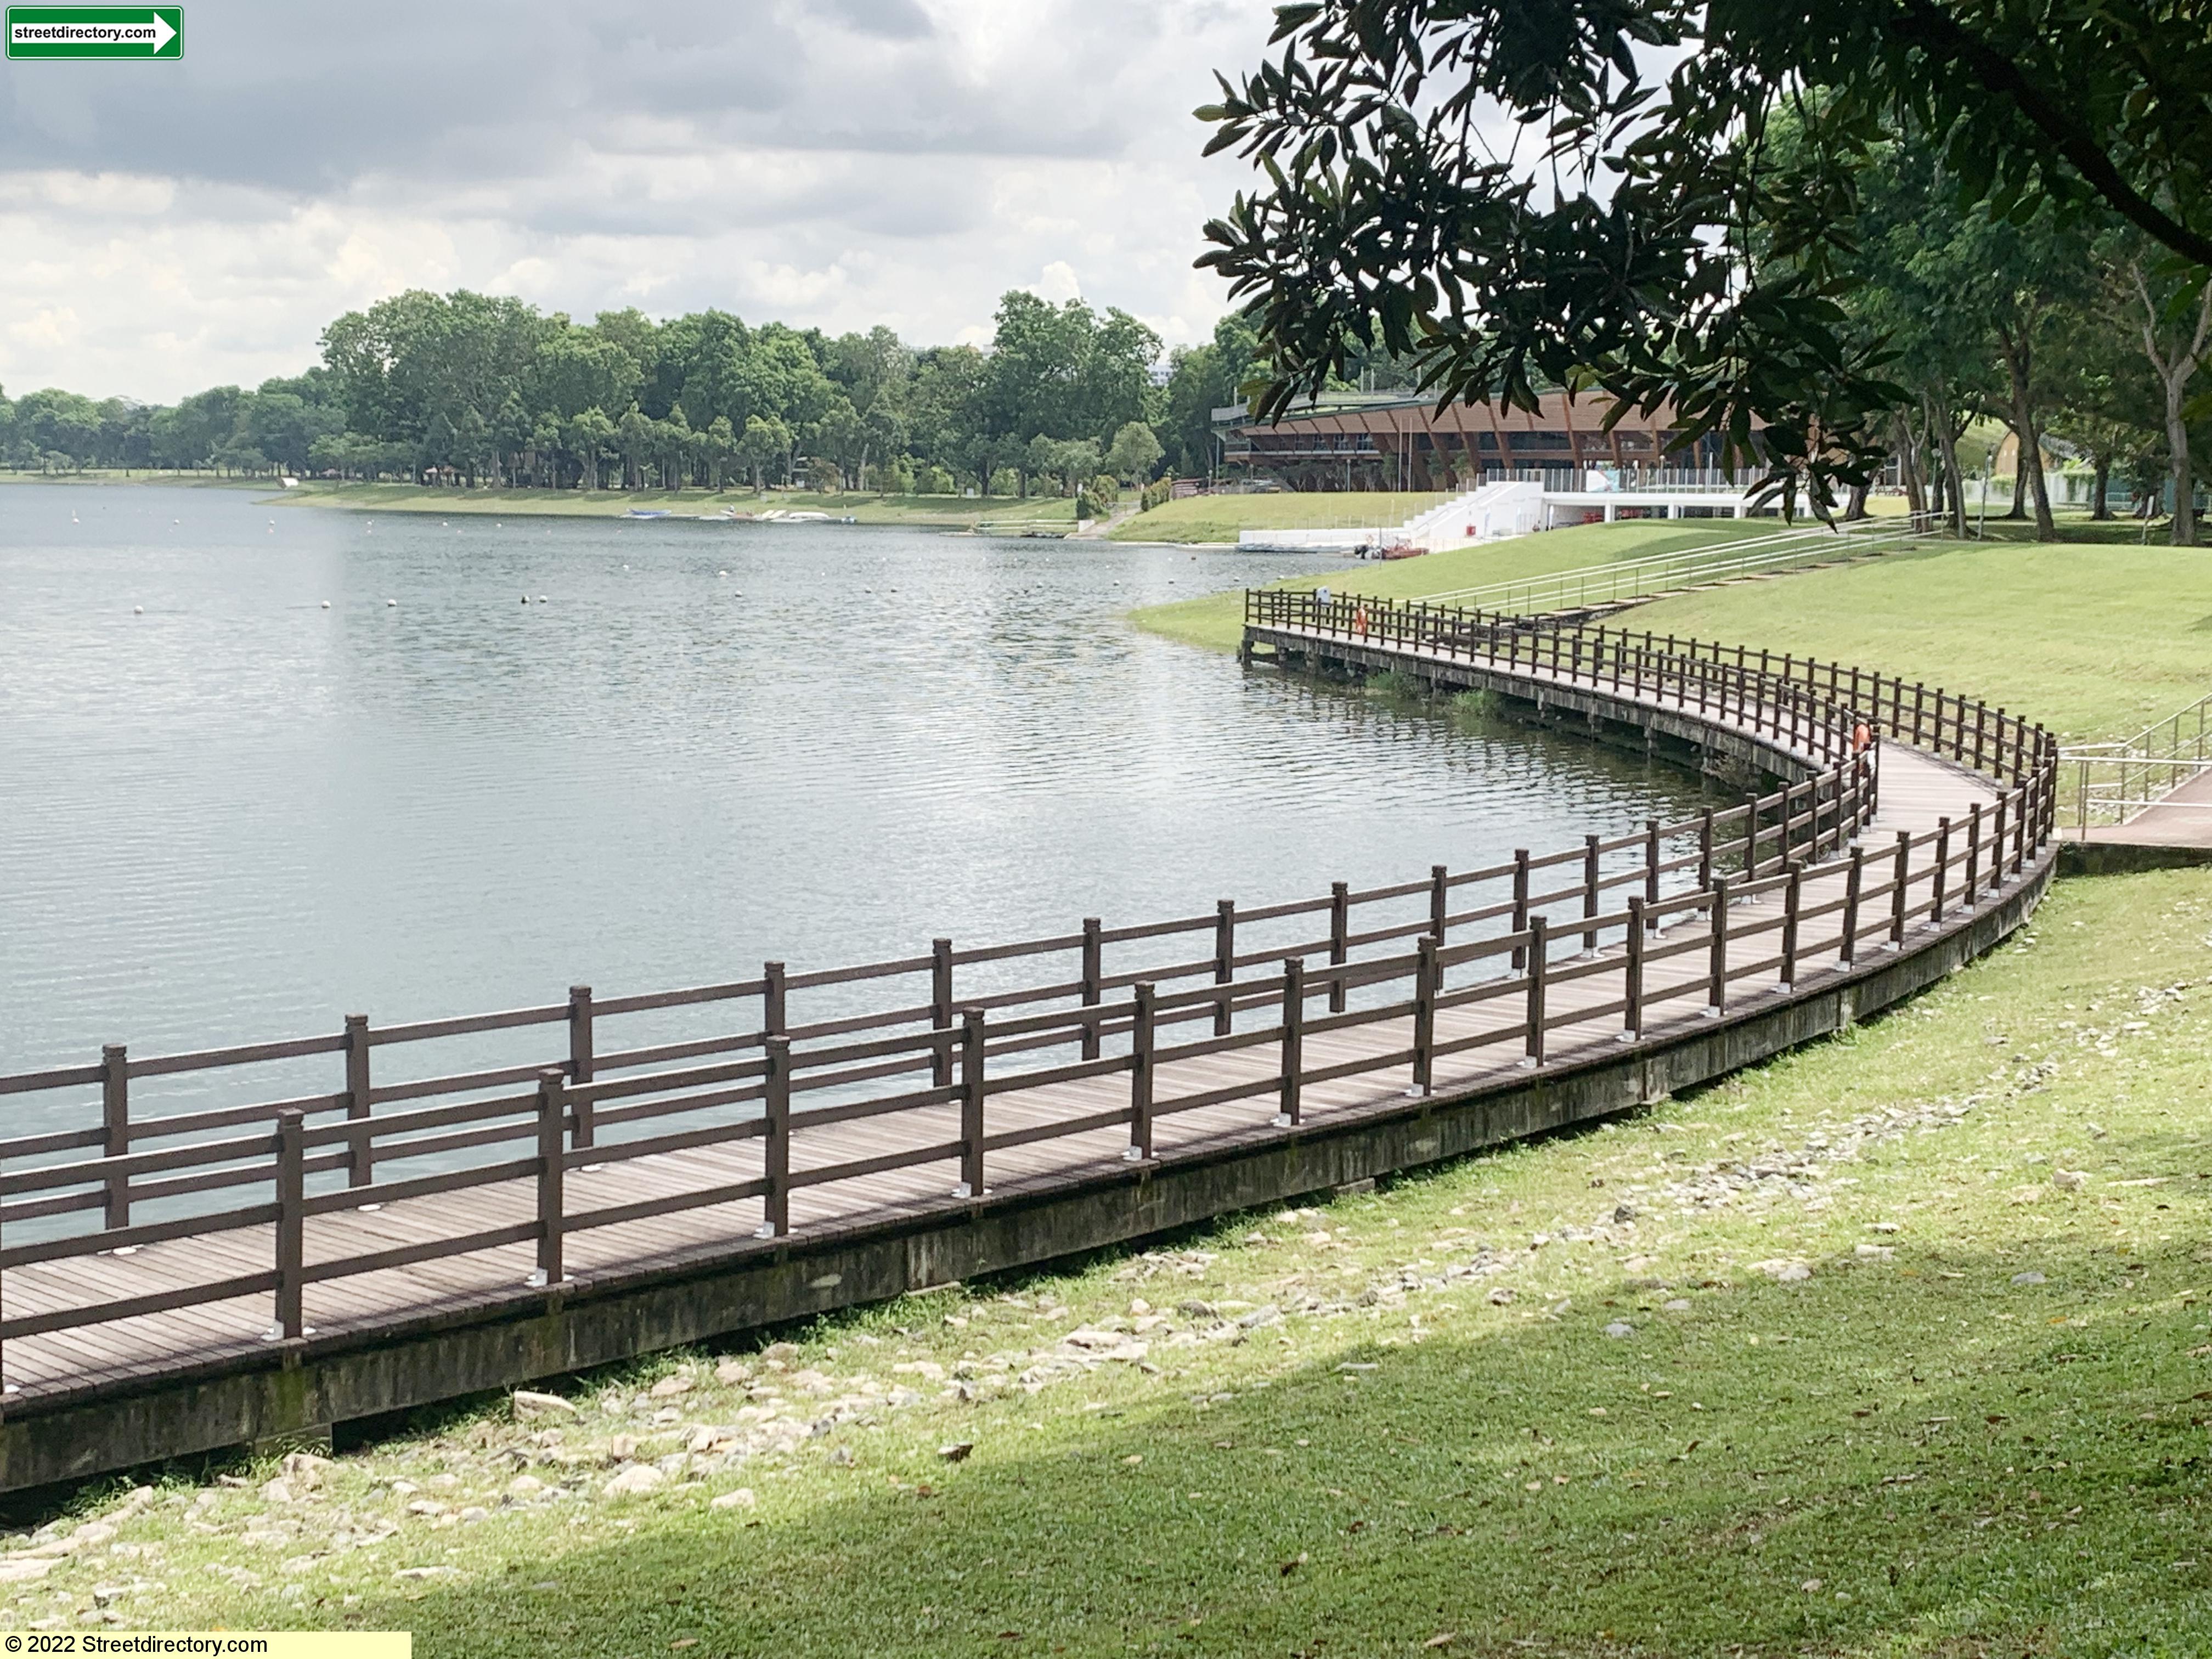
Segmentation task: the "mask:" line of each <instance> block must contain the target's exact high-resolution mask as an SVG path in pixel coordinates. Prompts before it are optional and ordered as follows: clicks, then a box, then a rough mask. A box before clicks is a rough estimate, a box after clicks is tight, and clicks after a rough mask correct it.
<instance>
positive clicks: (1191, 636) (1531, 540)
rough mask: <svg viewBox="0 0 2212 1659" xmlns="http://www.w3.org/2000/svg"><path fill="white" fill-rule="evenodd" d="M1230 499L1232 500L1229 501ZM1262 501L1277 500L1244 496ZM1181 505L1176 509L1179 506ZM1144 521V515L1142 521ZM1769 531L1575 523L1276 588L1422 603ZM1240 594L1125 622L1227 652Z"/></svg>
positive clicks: (1154, 608)
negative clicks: (1453, 593)
mask: <svg viewBox="0 0 2212 1659" xmlns="http://www.w3.org/2000/svg"><path fill="white" fill-rule="evenodd" d="M1232 499H1234V498H1232ZM1242 499H1244V500H1251V501H1267V500H1273V499H1303V498H1300V497H1291V498H1280V497H1269V496H1264V495H1261V496H1247V497H1243V498H1242ZM1176 505H1178V506H1181V505H1182V503H1181V502H1178V503H1176ZM1147 516H1149V515H1147ZM1772 528H1773V526H1771V525H1763V526H1751V527H1746V526H1741V525H1737V524H1735V523H1732V522H1721V521H1716V520H1710V519H1706V520H1677V521H1675V522H1673V523H1668V522H1666V521H1664V520H1637V521H1634V522H1631V523H1627V524H1592V525H1579V526H1576V527H1574V528H1573V529H1571V530H1554V531H1551V532H1547V533H1546V534H1544V535H1541V536H1522V537H1517V538H1515V539H1513V540H1511V541H1505V542H1492V543H1489V544H1486V545H1485V546H1481V547H1462V548H1455V549H1454V550H1451V551H1450V552H1449V553H1427V554H1424V555H1423V556H1420V557H1419V558H1417V559H1394V560H1391V561H1389V562H1376V563H1373V564H1364V565H1361V566H1359V567H1358V568H1356V569H1352V570H1346V569H1343V568H1332V569H1331V570H1330V571H1329V572H1328V573H1327V574H1321V575H1314V576H1294V577H1292V578H1291V579H1290V580H1287V581H1285V582H1281V583H1279V584H1277V585H1278V586H1283V587H1318V586H1322V585H1323V584H1326V585H1327V586H1329V587H1331V588H1333V589H1335V590H1337V591H1339V592H1360V593H1376V594H1382V595H1384V596H1386V597H1388V598H1390V599H1425V598H1426V597H1427V596H1429V595H1430V594H1431V593H1444V592H1451V591H1452V590H1453V589H1455V588H1462V587H1472V586H1477V585H1479V584H1480V583H1484V582H1493V581H1512V580H1518V579H1520V578H1522V577H1524V576H1543V575H1549V574H1552V573H1553V572H1554V571H1559V570H1574V569H1578V568H1581V567H1583V566H1584V565H1592V564H1606V563H1610V562H1613V561H1616V560H1620V559H1640V558H1644V557H1646V556H1650V555H1652V554H1656V553H1674V552H1679V551H1680V550H1683V549H1685V548H1691V547H1696V546H1699V545H1701V544H1706V543H1713V542H1728V541H1735V540H1739V539H1741V538H1743V537H1746V536H1755V535H1759V534H1762V533H1764V532H1767V531H1771V529H1772ZM1243 617H1244V596H1243V592H1242V591H1241V590H1239V589H1236V588H1231V589H1229V590H1228V591H1226V592H1220V593H1209V594H1207V595H1206V596H1205V597H1204V598H1202V599H1182V600H1179V601H1177V602H1176V603H1175V604H1173V605H1150V606H1147V607H1146V608H1145V609H1144V610H1141V611H1135V612H1133V613H1132V620H1133V621H1134V622H1135V623H1136V624H1137V625H1138V626H1139V628H1142V629H1145V630H1146V631H1147V632H1148V633H1153V634H1161V635H1166V636H1167V637H1168V638H1170V639H1176V640H1182V641H1184V642H1185V643H1186V644H1189V645H1202V646H1206V647H1210V648H1212V649H1213V650H1217V651H1234V650H1235V649H1236V648H1237V641H1238V639H1239V638H1241V637H1242V635H1243V626H1244V623H1243Z"/></svg>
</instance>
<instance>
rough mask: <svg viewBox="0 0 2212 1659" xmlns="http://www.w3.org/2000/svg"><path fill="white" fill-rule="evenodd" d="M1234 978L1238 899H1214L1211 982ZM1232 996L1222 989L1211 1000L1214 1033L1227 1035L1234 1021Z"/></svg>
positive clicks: (1230, 981)
mask: <svg viewBox="0 0 2212 1659" xmlns="http://www.w3.org/2000/svg"><path fill="white" fill-rule="evenodd" d="M1236 978H1237V901H1236V900H1235V899H1217V900H1216V901H1215V902H1214V906H1213V982H1214V983H1215V984H1216V985H1218V986H1225V985H1230V984H1232V983H1234V982H1235V981H1236ZM1234 1001H1235V998H1234V996H1233V995H1232V994H1231V993H1229V992H1227V991H1224V992H1223V993H1222V994H1220V996H1218V998H1216V999H1215V1000H1214V1004H1213V1035H1214V1036H1228V1035H1229V1030H1230V1027H1231V1025H1232V1024H1234V1023H1235V1021H1236V1017H1237V1015H1236V1009H1235V1008H1234V1007H1233V1006H1231V1005H1232V1004H1233V1003H1234Z"/></svg>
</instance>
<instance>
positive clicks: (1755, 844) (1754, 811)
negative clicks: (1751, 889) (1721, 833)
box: [1743, 791, 1759, 881]
mask: <svg viewBox="0 0 2212 1659" xmlns="http://www.w3.org/2000/svg"><path fill="white" fill-rule="evenodd" d="M1743 873H1744V878H1745V879H1746V880H1747V881H1756V880H1758V879H1759V795H1758V792H1757V791H1753V793H1750V794H1747V795H1746V796H1745V797H1744V798H1743Z"/></svg>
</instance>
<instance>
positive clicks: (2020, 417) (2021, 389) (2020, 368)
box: [1997, 311, 2058, 542]
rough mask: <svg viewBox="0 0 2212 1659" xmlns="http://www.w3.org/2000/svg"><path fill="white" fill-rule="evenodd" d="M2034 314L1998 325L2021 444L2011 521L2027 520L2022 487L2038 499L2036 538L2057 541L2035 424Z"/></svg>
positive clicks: (2014, 423)
mask: <svg viewBox="0 0 2212 1659" xmlns="http://www.w3.org/2000/svg"><path fill="white" fill-rule="evenodd" d="M2034 328H2035V315H2034V313H2033V312H2032V311H2031V312H2030V313H2028V314H2027V316H2026V317H2025V318H2023V319H2021V322H2020V325H2019V326H2018V327H2017V329H2015V328H2013V327H2011V326H2008V325H2006V324H2003V323H1999V324H1998V325H1997V344H1998V347H1999V349H2001V350H2002V353H2003V356H2004V362H2005V375H2006V378H2007V380H2008V381H2009V382H2010V384H2011V387H2012V398H2011V403H2012V418H2011V422H2010V424H2011V426H2012V431H2013V436H2014V437H2015V439H2017V440H2018V441H2019V444H2020V470H2019V472H2018V474H2017V476H2016V477H2015V481H2014V483H2013V491H2012V511H2010V512H2009V513H2006V514H2005V517H2007V518H2008V519H2018V518H2024V517H2026V516H2027V515H2026V513H2025V512H2024V510H2023V509H2024V508H2025V507H2026V505H2027V503H2026V502H2025V501H2022V499H2021V495H2022V493H2023V492H2022V486H2023V485H2024V486H2026V487H2027V490H2028V491H2029V492H2032V493H2033V495H2034V498H2035V539H2036V540H2038V541H2039V542H2055V541H2057V539H2058V527H2057V525H2055V524H2054V523H2052V521H2051V492H2050V490H2049V489H2048V488H2047V487H2046V486H2045V483H2044V482H2043V435H2042V433H2041V431H2040V430H2039V428H2037V426H2036V422H2035V398H2034V396H2033V383H2032V380H2031V370H2032V368H2033V355H2032V354H2033V349H2034V348H2033V343H2032V337H2033V331H2034Z"/></svg>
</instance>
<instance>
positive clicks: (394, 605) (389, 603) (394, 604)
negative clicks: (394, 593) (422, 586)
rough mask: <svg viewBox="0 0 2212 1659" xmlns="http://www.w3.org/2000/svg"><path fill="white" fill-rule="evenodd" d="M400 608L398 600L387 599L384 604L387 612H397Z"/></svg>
mask: <svg viewBox="0 0 2212 1659" xmlns="http://www.w3.org/2000/svg"><path fill="white" fill-rule="evenodd" d="M398 607H399V601H398V600H397V599H386V601H385V602H384V608H385V609H386V611H396V610H397V609H398Z"/></svg>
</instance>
